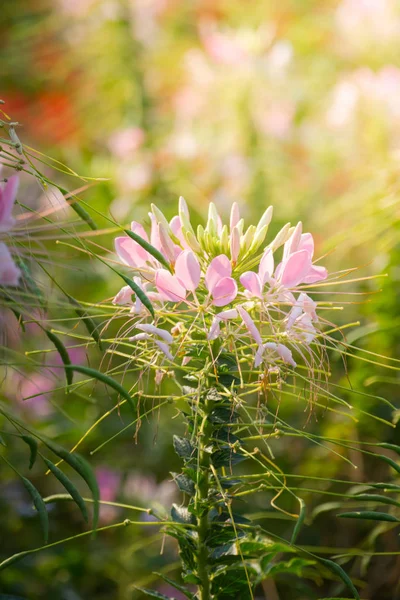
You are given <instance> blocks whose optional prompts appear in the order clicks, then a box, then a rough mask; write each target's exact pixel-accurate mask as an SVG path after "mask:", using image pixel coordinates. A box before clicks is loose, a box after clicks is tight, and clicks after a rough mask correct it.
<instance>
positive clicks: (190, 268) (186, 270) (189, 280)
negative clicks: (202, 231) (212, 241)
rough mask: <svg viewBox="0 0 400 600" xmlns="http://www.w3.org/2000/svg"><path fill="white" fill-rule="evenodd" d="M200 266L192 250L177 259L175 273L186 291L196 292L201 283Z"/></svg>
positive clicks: (182, 253)
mask: <svg viewBox="0 0 400 600" xmlns="http://www.w3.org/2000/svg"><path fill="white" fill-rule="evenodd" d="M200 272H201V271H200V265H199V261H198V260H197V258H196V256H195V255H194V254H193V252H192V251H191V250H184V251H183V252H181V253H180V255H179V256H178V258H177V259H176V264H175V273H176V276H177V277H178V279H179V281H180V282H181V284H182V285H183V286H184V287H185V289H187V290H190V291H191V292H194V291H195V289H197V287H198V285H199V283H200Z"/></svg>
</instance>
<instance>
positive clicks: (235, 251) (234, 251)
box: [229, 227, 240, 263]
mask: <svg viewBox="0 0 400 600" xmlns="http://www.w3.org/2000/svg"><path fill="white" fill-rule="evenodd" d="M229 242H230V251H231V260H232V262H233V263H236V262H237V259H238V257H239V252H240V233H239V229H238V228H237V227H234V228H233V229H232V231H231V237H230V241H229Z"/></svg>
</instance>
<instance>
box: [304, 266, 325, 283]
mask: <svg viewBox="0 0 400 600" xmlns="http://www.w3.org/2000/svg"><path fill="white" fill-rule="evenodd" d="M327 277H328V271H327V270H326V269H325V267H314V266H312V267H311V269H310V270H309V271H308V273H307V276H306V277H305V278H304V280H303V281H304V283H315V282H316V281H322V280H323V279H326V278H327Z"/></svg>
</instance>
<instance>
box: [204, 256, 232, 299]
mask: <svg viewBox="0 0 400 600" xmlns="http://www.w3.org/2000/svg"><path fill="white" fill-rule="evenodd" d="M231 274H232V265H231V263H230V260H229V258H228V257H227V256H225V254H220V255H219V256H216V257H215V258H213V260H212V261H211V262H210V264H209V266H208V269H207V272H206V278H205V281H206V286H207V289H208V291H209V292H211V293H212V292H213V289H214V287H215V286H216V284H217V283H218V282H219V281H220V280H221V279H223V278H225V277H230V276H231Z"/></svg>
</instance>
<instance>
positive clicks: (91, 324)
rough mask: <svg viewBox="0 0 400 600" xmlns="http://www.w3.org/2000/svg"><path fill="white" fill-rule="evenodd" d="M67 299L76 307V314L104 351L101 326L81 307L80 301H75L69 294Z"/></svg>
mask: <svg viewBox="0 0 400 600" xmlns="http://www.w3.org/2000/svg"><path fill="white" fill-rule="evenodd" d="M67 298H68V300H69V301H70V303H71V304H72V305H73V306H74V309H75V312H76V314H77V315H78V317H79V318H80V319H82V321H83V324H84V326H85V327H86V329H87V331H88V333H89V335H90V336H91V337H92V338H93V339H94V341H95V342H96V344H97V345H98V347H99V348H100V350H103V344H102V342H101V337H100V334H99V331H98V329H99V326H98V323H96V321H95V320H94V319H92V317H90V316H89V315H88V314H87V311H85V310H84V308H83V307H82V306H81V304H80V303H79V302H78V300H75V298H73V297H72V296H70V295H69V294H67Z"/></svg>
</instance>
